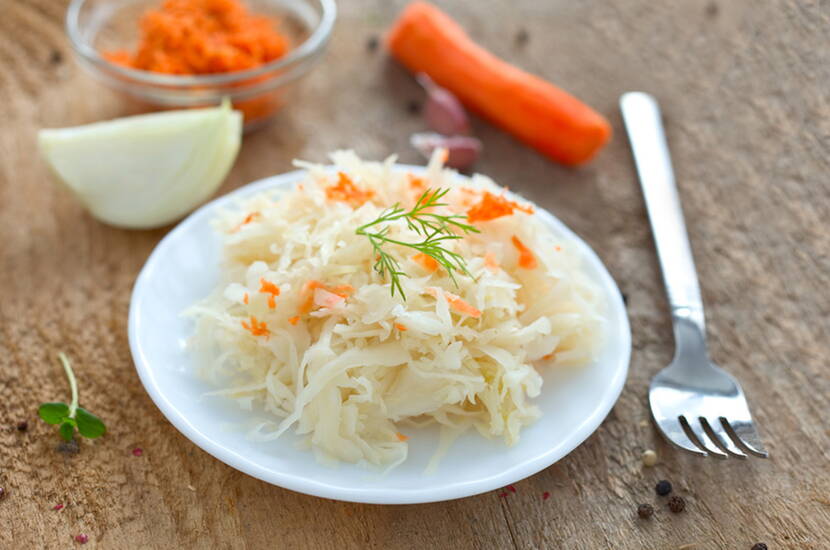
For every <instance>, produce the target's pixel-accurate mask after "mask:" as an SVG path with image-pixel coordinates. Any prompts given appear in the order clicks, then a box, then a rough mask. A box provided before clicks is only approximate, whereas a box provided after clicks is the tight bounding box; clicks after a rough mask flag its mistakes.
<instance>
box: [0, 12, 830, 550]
mask: <svg viewBox="0 0 830 550" xmlns="http://www.w3.org/2000/svg"><path fill="white" fill-rule="evenodd" d="M440 4H441V5H442V6H443V7H445V8H446V10H447V11H448V12H450V13H451V14H452V15H453V16H455V17H457V18H458V20H459V21H461V22H462V23H463V24H464V25H465V26H466V27H467V28H468V29H469V31H470V33H471V34H472V35H473V36H474V37H475V38H476V39H477V40H479V41H480V42H481V43H482V44H484V45H486V46H487V47H488V48H490V49H491V50H493V51H494V52H495V53H497V54H498V55H501V56H503V57H505V58H507V59H508V60H510V61H512V62H515V63H517V64H518V65H520V66H522V67H524V68H526V69H528V70H530V71H533V72H535V73H538V74H540V75H542V76H544V77H546V78H548V79H550V80H552V81H553V82H556V83H558V84H560V85H561V86H563V87H564V88H566V89H568V90H569V91H571V92H573V93H574V94H576V95H577V96H579V97H581V98H583V99H584V100H586V101H587V102H588V103H590V104H591V105H593V106H594V107H596V108H597V109H598V110H599V111H601V112H603V113H605V114H606V115H607V116H608V117H609V118H610V120H611V121H612V123H613V125H614V128H615V132H616V134H615V137H614V139H613V141H612V143H611V144H610V145H609V147H608V148H607V149H606V150H605V151H604V152H603V153H602V154H601V155H600V156H599V157H598V158H597V159H596V160H595V162H593V163H592V164H590V165H589V166H586V167H584V168H580V169H578V170H569V169H565V168H562V167H559V166H556V165H554V164H552V163H551V162H549V161H547V160H545V159H543V158H542V157H540V156H539V155H537V154H535V153H534V152H532V151H530V150H528V149H527V148H525V147H523V146H522V145H520V144H519V143H517V142H516V141H514V140H513V139H511V138H510V137H508V136H506V135H504V134H503V133H501V132H500V131H498V130H496V129H494V128H492V127H490V126H489V125H487V124H486V123H483V122H480V121H476V122H475V125H474V126H475V132H476V133H477V134H478V135H479V136H480V137H481V138H482V140H483V141H484V144H485V149H486V150H485V154H484V156H483V158H482V159H481V161H480V162H479V164H478V166H477V170H479V171H481V172H485V173H488V174H490V175H492V176H493V177H494V178H495V179H496V180H497V181H500V182H501V183H502V184H506V185H509V186H510V187H511V188H512V189H514V190H517V191H519V192H521V193H523V194H525V195H526V196H527V197H528V198H530V199H532V200H534V201H536V202H538V203H539V204H541V205H543V206H545V207H547V208H549V209H550V210H551V211H553V212H554V213H555V214H556V215H558V216H559V217H560V218H561V219H562V220H563V221H565V222H566V223H567V224H568V225H570V226H571V227H572V228H573V229H574V230H575V231H576V232H577V233H579V234H580V235H582V236H583V237H584V238H585V239H586V240H587V241H588V242H589V243H590V244H591V245H592V246H594V247H595V248H596V250H597V252H598V253H599V254H600V256H601V257H602V258H603V259H604V261H605V262H606V264H607V266H608V267H609V269H610V270H611V272H612V274H613V275H614V276H615V277H616V279H617V280H618V282H619V284H620V286H621V288H622V289H623V291H624V292H625V293H626V294H627V296H628V304H629V312H630V315H631V321H632V327H633V337H634V353H633V358H632V363H631V373H630V376H629V379H628V382H627V384H626V387H625V390H624V392H623V394H622V397H621V398H620V400H619V402H618V404H617V405H616V407H615V408H614V410H613V411H612V413H611V414H610V416H609V417H608V419H607V420H606V421H605V423H604V424H603V425H602V426H601V427H600V429H599V430H598V431H597V432H596V433H595V434H594V435H593V436H591V437H590V438H589V439H588V441H586V442H585V443H584V444H583V445H582V446H580V447H579V448H578V449H577V450H575V451H574V452H573V453H571V454H570V455H569V456H568V457H566V458H565V459H563V460H561V461H560V462H559V463H557V464H555V465H553V466H551V467H550V468H548V469H546V470H544V471H542V472H540V473H539V474H537V475H535V476H533V477H531V478H529V479H526V480H524V481H521V482H519V483H517V484H516V485H515V489H516V492H515V493H513V492H508V495H507V496H506V497H504V496H500V492H499V491H496V492H492V493H488V494H482V495H479V496H476V497H472V498H466V499H462V500H457V501H452V502H445V503H436V504H426V505H413V506H374V505H360V504H348V503H342V502H333V501H328V500H325V499H320V498H314V497H309V496H305V495H301V494H297V493H293V492H290V491H287V490H283V489H280V488H278V487H273V486H270V485H268V484H265V483H263V482H260V481H258V480H255V479H253V478H251V477H248V476H246V475H244V474H241V473H239V472H237V471H235V470H233V469H231V468H229V467H227V466H225V465H224V464H222V463H220V462H219V461H217V460H215V459H213V458H212V457H211V456H209V455H207V454H206V453H204V452H203V451H201V450H200V449H199V448H197V447H196V446H195V445H193V444H192V443H190V442H189V441H188V440H187V439H185V438H184V437H183V436H181V435H180V434H179V433H178V432H177V431H176V430H175V429H174V428H173V426H172V425H171V424H170V423H168V422H167V421H166V420H165V418H164V417H163V416H162V415H161V413H160V412H159V411H158V410H157V409H156V407H155V406H154V405H153V403H152V402H151V400H150V398H149V397H148V395H147V394H146V393H145V391H144V389H143V388H142V386H141V384H140V382H139V379H138V377H137V375H136V372H135V370H134V368H133V363H132V360H131V357H130V352H129V348H128V344H127V332H126V323H127V311H128V307H129V299H130V290H131V287H132V284H133V281H134V280H135V277H136V275H137V273H138V271H139V269H140V268H141V266H142V264H143V262H144V261H145V259H146V258H147V256H148V254H149V253H150V251H151V250H152V249H153V247H154V246H155V245H156V244H157V243H158V241H159V239H160V238H161V237H162V236H163V235H164V234H165V233H166V231H167V230H168V229H169V228H168V229H162V230H156V231H124V230H119V229H114V228H111V227H108V226H105V225H102V224H100V223H98V222H96V221H95V220H93V219H92V218H91V217H90V216H89V215H88V214H86V213H85V212H84V211H83V210H82V208H81V207H80V206H79V205H78V203H77V202H76V201H75V200H73V198H72V196H71V195H70V194H69V193H68V192H67V191H66V190H64V189H62V188H60V187H58V186H55V185H54V184H53V183H52V182H51V181H50V178H49V177H48V175H47V172H46V170H45V169H44V167H43V165H42V164H41V163H40V162H39V159H38V156H37V152H36V148H35V133H36V131H37V129H38V128H41V127H55V126H67V125H75V124H80V123H86V122H91V121H96V120H100V119H105V118H110V117H114V116H118V115H123V114H126V113H128V112H129V108H128V107H126V106H125V105H124V103H123V102H122V101H121V100H120V99H119V98H118V97H116V96H114V95H112V94H110V93H109V92H107V91H106V90H105V89H103V88H101V87H99V85H97V84H96V83H95V82H93V81H92V80H91V79H90V78H89V77H88V76H87V75H86V74H85V73H83V72H82V70H81V69H80V68H79V67H78V66H77V65H76V64H75V62H74V61H73V59H72V53H71V51H70V48H69V46H68V43H67V40H66V37H65V35H64V31H63V15H64V11H65V2H64V1H58V0H0V8H1V9H0V12H1V13H2V14H1V15H0V238H1V239H2V240H0V282H1V283H2V284H0V422H2V425H0V487H3V488H4V489H5V497H4V498H3V499H2V500H0V547H2V548H70V547H74V546H78V545H77V543H75V542H73V536H74V535H76V534H79V533H85V534H88V535H89V537H90V542H89V544H88V545H87V547H90V548H93V547H98V548H131V549H133V548H135V549H137V548H141V549H144V548H153V549H155V548H215V549H224V548H250V549H260V548H287V549H291V548H301V549H302V548H344V549H345V548H377V549H387V548H389V549H398V548H401V549H405V548H417V549H420V548H451V549H466V548H517V549H530V548H564V549H583V548H584V549H603V548H614V549H644V548H645V549H680V548H685V549H695V550H697V549H721V548H728V549H746V550H749V548H750V547H751V546H752V545H753V544H754V543H755V542H758V541H764V542H766V543H767V544H768V545H769V548H772V549H778V548H798V549H801V548H804V549H826V548H830V430H829V429H828V411H830V376H829V375H828V357H830V343H828V342H830V322H829V321H828V317H829V316H830V299H829V298H830V291H828V288H830V240H829V239H828V219H830V184H829V183H828V181H830V176H828V174H830V4H828V2H827V1H826V0H819V1H816V0H813V1H810V0H799V1H791V0H768V1H765V2H756V1H752V0H728V1H727V0H716V1H712V2H701V1H696V0H682V1H681V0H677V1H674V2H652V1H648V0H629V1H626V2H604V1H600V0H594V1H584V2H569V1H565V0H546V1H544V2H540V1H538V0H512V1H510V2H502V1H498V0H478V1H476V2H472V1H468V2H463V1H462V0H456V1H452V2H451V1H449V0H447V1H442V2H440ZM402 5H403V2H402V1H395V2H389V1H386V0H374V1H372V0H344V1H342V2H340V12H341V13H340V18H339V21H338V24H337V28H336V31H335V34H334V37H333V40H332V42H331V45H330V48H329V52H328V54H327V57H326V59H325V61H324V62H323V63H322V64H321V65H320V66H319V67H318V68H317V69H316V70H315V71H314V72H313V74H311V75H310V76H309V77H308V78H307V79H306V81H305V82H304V84H303V88H302V89H303V93H302V95H301V97H298V98H297V101H296V102H295V103H294V104H292V105H291V106H290V107H289V108H288V109H286V110H285V111H284V112H283V113H282V114H281V115H280V116H279V118H278V119H277V120H276V121H275V122H274V124H273V125H271V126H270V127H268V128H267V129H264V130H262V131H260V132H258V133H255V134H252V135H249V136H247V137H246V138H245V142H244V145H243V149H242V151H241V154H240V157H239V159H238V161H237V163H236V165H235V166H234V168H233V171H232V172H231V175H230V177H229V178H228V180H227V182H226V183H225V184H224V186H223V187H222V189H221V193H224V192H227V191H229V190H231V189H234V188H236V187H238V186H240V185H243V184H244V183H246V182H248V181H251V180H254V179H257V178H260V177H264V176H268V175H271V174H274V173H279V172H282V171H285V170H287V169H289V167H290V161H291V159H292V158H295V157H302V158H305V159H310V160H314V161H323V160H324V159H325V153H326V152H327V151H329V150H332V149H335V148H338V147H354V148H355V149H357V151H358V152H359V153H360V154H362V155H365V156H367V157H373V158H380V157H384V156H386V155H388V154H390V153H393V152H399V153H400V155H401V159H402V160H403V161H406V162H417V161H418V158H417V156H416V155H415V153H414V152H413V151H412V150H411V149H410V148H409V147H408V145H407V140H408V136H409V134H410V133H411V132H413V131H418V130H422V129H423V127H424V125H423V122H422V121H421V119H420V118H419V117H417V116H413V115H411V114H409V113H408V112H407V104H408V102H410V101H411V100H417V99H419V98H420V92H419V90H418V88H417V86H416V85H415V83H414V82H413V80H412V79H411V77H410V76H409V75H407V74H406V73H405V72H404V71H403V70H402V69H400V68H399V67H398V66H396V65H395V64H394V63H392V62H391V61H389V60H388V58H387V57H386V55H385V54H384V53H383V52H382V51H377V52H369V51H368V50H367V47H366V42H367V40H368V39H369V37H370V36H373V35H378V34H380V33H381V32H382V31H383V30H384V29H385V28H386V27H387V26H388V25H389V23H390V22H391V21H392V20H393V18H394V17H395V15H396V14H397V13H398V12H399V11H400V9H401V7H402ZM522 29H525V30H526V31H527V32H528V34H529V40H528V42H527V43H526V44H524V45H522V44H519V43H517V42H516V40H515V36H516V34H517V33H518V32H519V31H520V30H522ZM633 89H642V90H646V91H649V92H652V93H654V94H655V95H656V96H657V97H658V98H659V99H660V101H661V102H662V105H663V108H664V112H665V117H666V124H667V133H668V139H669V142H670V145H671V148H672V151H673V154H674V161H675V169H676V172H677V180H678V184H679V186H680V193H681V196H682V200H683V204H684V208H685V211H686V214H687V217H688V221H689V230H690V233H691V239H692V243H693V248H694V252H695V258H696V260H697V265H698V269H699V274H700V277H701V281H702V286H703V294H704V300H705V303H706V307H707V319H708V330H709V335H710V339H711V340H710V346H711V352H712V355H713V358H714V360H715V361H716V362H717V363H719V364H721V365H723V366H724V367H726V368H727V369H728V370H729V371H730V372H732V373H733V374H735V375H736V376H737V377H738V378H739V379H740V380H741V382H742V384H743V386H744V389H745V391H746V393H747V395H748V396H749V399H750V401H751V405H752V407H753V411H754V413H755V417H756V420H757V422H758V425H759V426H760V429H761V431H762V434H763V436H764V439H765V441H766V443H767V446H768V448H769V450H770V452H771V458H770V459H769V460H766V461H764V460H757V459H756V460H747V461H738V460H728V461H716V460H713V459H698V458H696V457H692V456H688V455H685V454H682V453H680V452H676V451H674V450H673V449H671V448H669V447H668V446H667V445H666V444H665V443H664V442H663V441H661V439H660V437H659V436H658V434H657V433H656V432H655V430H654V428H653V427H652V425H651V424H650V422H649V418H648V413H647V400H646V388H647V385H648V380H649V379H650V377H651V376H652V375H653V374H654V373H655V372H656V371H657V370H659V369H660V368H661V367H663V366H664V365H665V364H667V363H668V361H669V360H670V358H671V354H672V347H673V345H672V340H671V330H670V325H669V318H668V314H667V308H666V303H665V299H664V296H663V291H662V287H661V282H660V275H659V270H658V266H657V263H656V259H655V253H654V249H653V246H652V242H651V235H650V232H649V227H648V222H647V219H646V215H645V211H644V206H643V202H642V199H641V195H640V191H639V186H638V183H637V181H636V178H635V174H634V169H633V164H632V162H631V159H630V154H629V150H628V145H627V143H626V139H625V136H624V134H623V130H622V125H621V120H620V116H619V112H618V108H617V100H618V97H619V95H620V94H621V93H622V92H624V91H627V90H633ZM58 350H64V351H66V352H67V353H68V354H69V355H70V356H72V357H73V358H74V359H75V362H76V365H77V371H78V375H79V378H80V384H81V392H82V400H83V401H84V402H85V403H86V404H87V405H88V407H89V408H90V409H91V410H93V411H95V412H97V413H98V414H100V415H101V416H102V417H103V418H104V419H105V420H106V422H107V424H108V427H109V430H110V431H109V433H108V434H107V435H106V436H105V437H104V438H102V439H100V440H97V441H95V442H92V443H90V442H83V444H82V448H81V452H80V454H77V455H74V456H68V455H65V454H61V453H58V452H56V451H55V445H56V443H57V435H56V433H55V432H54V430H53V429H52V428H51V427H48V426H46V425H44V424H43V423H42V422H40V421H39V420H37V418H36V408H37V406H38V404H39V403H41V402H43V401H48V400H54V399H61V398H62V397H63V396H65V395H66V393H67V387H66V383H65V380H64V378H63V376H62V373H61V371H60V367H59V366H58V364H57V363H56V361H55V359H54V357H55V353H56V352H57V351H58ZM24 420H26V421H28V424H29V429H28V431H25V432H20V431H18V430H17V429H16V428H15V426H16V425H17V423H18V422H21V421H24ZM135 447H141V448H142V449H143V450H144V454H143V455H142V456H140V457H136V456H133V454H132V453H131V450H132V449H133V448H135ZM647 448H653V449H655V450H656V451H657V452H658V454H659V455H660V457H661V463H660V464H659V465H658V466H656V467H654V468H644V467H643V466H642V465H641V461H640V455H641V453H642V451H643V450H644V449H647ZM474 459H475V458H474V457H471V460H474ZM661 478H667V479H670V480H672V481H673V482H674V484H675V487H676V491H677V493H679V494H681V495H682V496H684V497H685V498H686V499H687V501H688V506H687V510H686V511H685V512H684V513H682V514H676V515H675V514H671V513H670V512H668V510H667V509H666V507H665V502H663V501H662V500H660V499H658V498H657V497H656V496H655V495H654V491H653V486H654V483H655V482H656V481H657V480H658V479H661ZM546 491H547V492H549V493H550V498H548V499H546V500H545V499H543V493H544V492H546ZM641 502H650V503H654V504H655V506H656V508H657V514H656V516H655V517H654V518H653V519H651V520H650V521H643V520H639V519H638V518H637V516H636V512H635V510H636V506H637V504H639V503H641ZM60 503H62V504H64V505H65V508H64V509H62V510H60V511H55V510H53V509H52V508H53V507H54V506H55V505H57V504H60Z"/></svg>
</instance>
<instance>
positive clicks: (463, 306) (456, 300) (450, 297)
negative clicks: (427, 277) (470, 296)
mask: <svg viewBox="0 0 830 550" xmlns="http://www.w3.org/2000/svg"><path fill="white" fill-rule="evenodd" d="M424 291H425V292H426V293H427V294H429V295H430V296H432V297H433V298H438V296H439V295H440V294H443V295H444V298H445V299H446V300H447V303H448V304H449V305H450V307H451V308H453V309H454V310H455V311H457V312H458V313H463V314H464V315H469V316H470V317H475V318H478V317H481V311H480V310H479V309H476V308H475V307H473V306H471V305H470V304H468V303H467V302H465V301H464V300H463V299H462V298H461V297H460V296H457V295H455V294H453V293H452V292H447V291H446V290H441V289H439V288H436V287H434V286H428V287H427V288H425V289H424Z"/></svg>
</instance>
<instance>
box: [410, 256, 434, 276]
mask: <svg viewBox="0 0 830 550" xmlns="http://www.w3.org/2000/svg"><path fill="white" fill-rule="evenodd" d="M412 260H413V261H414V262H416V263H418V264H420V266H421V267H423V268H424V269H426V270H427V271H429V272H430V273H434V272H435V271H437V270H438V262H437V261H436V260H435V258H433V257H432V256H428V255H426V254H424V253H423V252H418V253H417V254H415V255H414V256H412Z"/></svg>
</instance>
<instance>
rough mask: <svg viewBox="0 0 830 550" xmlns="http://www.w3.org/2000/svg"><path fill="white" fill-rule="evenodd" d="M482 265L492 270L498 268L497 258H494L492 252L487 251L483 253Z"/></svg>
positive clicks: (494, 270)
mask: <svg viewBox="0 0 830 550" xmlns="http://www.w3.org/2000/svg"><path fill="white" fill-rule="evenodd" d="M484 267H486V268H487V269H489V270H490V271H493V272H496V271H498V270H499V262H498V260H496V255H495V254H493V253H492V252H488V253H487V254H485V255H484Z"/></svg>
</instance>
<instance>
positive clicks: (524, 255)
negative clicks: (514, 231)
mask: <svg viewBox="0 0 830 550" xmlns="http://www.w3.org/2000/svg"><path fill="white" fill-rule="evenodd" d="M510 240H511V241H513V246H515V247H516V248H517V249H518V251H519V267H521V268H524V269H536V266H537V265H539V264H538V262H537V261H536V256H534V255H533V252H531V251H530V249H529V248H528V247H526V246H525V244H524V243H523V242H522V241H520V240H519V237H517V236H516V235H513V237H512V238H511V239H510Z"/></svg>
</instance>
